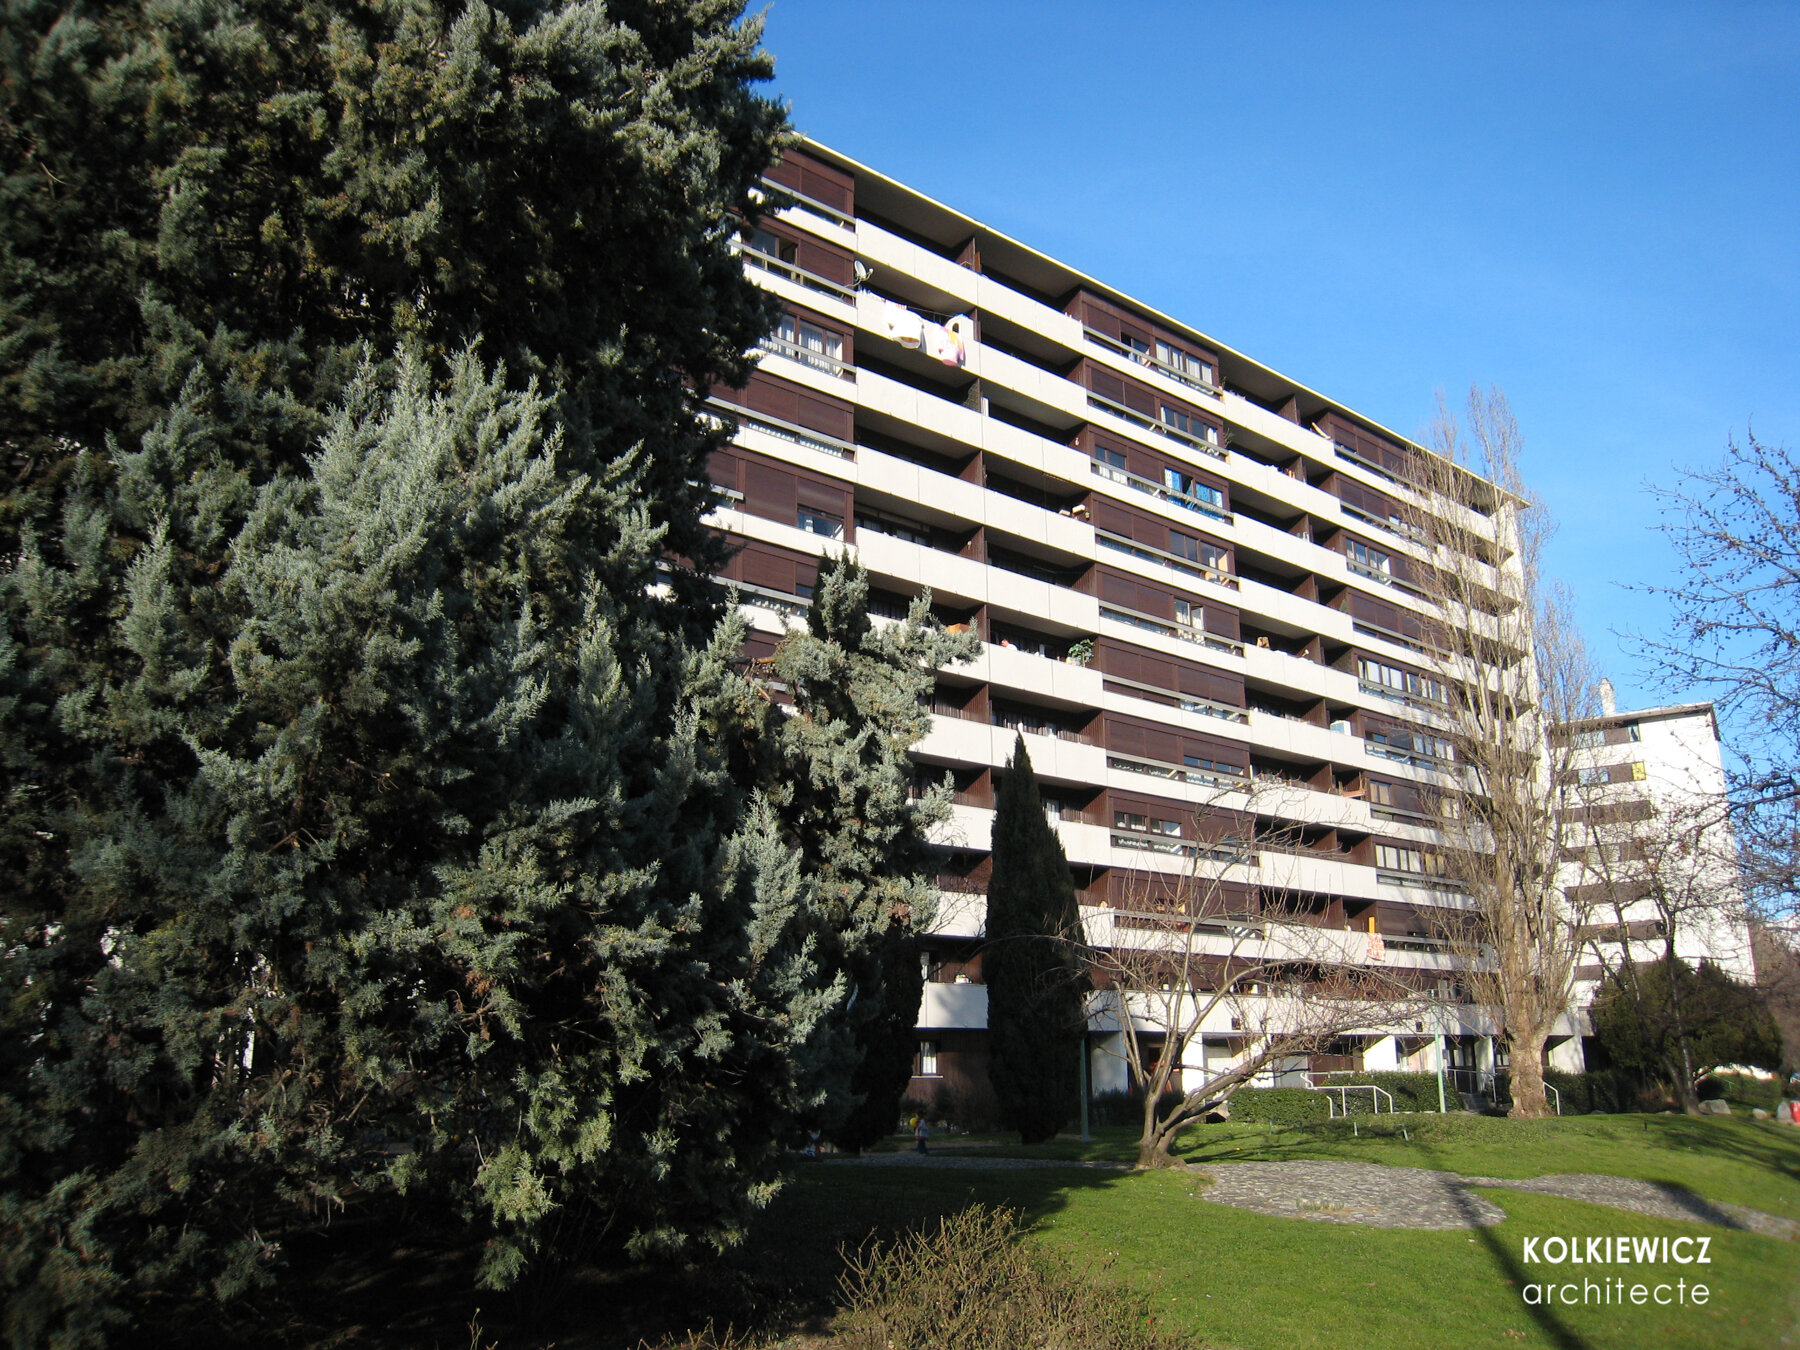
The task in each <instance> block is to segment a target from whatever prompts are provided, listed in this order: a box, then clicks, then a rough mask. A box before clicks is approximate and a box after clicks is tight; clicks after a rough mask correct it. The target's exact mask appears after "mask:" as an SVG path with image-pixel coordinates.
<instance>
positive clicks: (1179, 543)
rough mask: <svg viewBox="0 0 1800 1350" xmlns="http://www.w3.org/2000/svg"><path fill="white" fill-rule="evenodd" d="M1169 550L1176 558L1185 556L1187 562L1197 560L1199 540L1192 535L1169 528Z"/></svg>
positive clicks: (1198, 557)
mask: <svg viewBox="0 0 1800 1350" xmlns="http://www.w3.org/2000/svg"><path fill="white" fill-rule="evenodd" d="M1169 552H1171V553H1173V554H1174V555H1175V556H1176V557H1177V558H1186V559H1187V560H1188V561H1189V562H1199V561H1200V541H1199V540H1198V539H1196V538H1194V537H1193V536H1192V535H1188V534H1183V533H1182V532H1181V531H1180V530H1170V531H1169Z"/></svg>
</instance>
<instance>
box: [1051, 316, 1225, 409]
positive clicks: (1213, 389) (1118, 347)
mask: <svg viewBox="0 0 1800 1350" xmlns="http://www.w3.org/2000/svg"><path fill="white" fill-rule="evenodd" d="M1081 335H1082V336H1083V337H1085V338H1086V339H1087V340H1088V341H1089V342H1091V343H1093V344H1094V345H1095V346H1097V347H1104V348H1106V350H1108V351H1110V352H1113V353H1115V354H1116V355H1119V356H1122V357H1124V358H1125V359H1126V360H1127V361H1130V362H1131V363H1132V364H1133V365H1138V366H1144V367H1146V368H1147V369H1150V370H1154V371H1156V372H1157V373H1158V374H1161V375H1164V376H1166V377H1167V378H1169V379H1171V380H1173V381H1175V383H1176V384H1180V385H1186V386H1187V387H1188V388H1189V389H1197V390H1199V391H1200V392H1201V393H1202V394H1210V395H1211V396H1212V397H1213V398H1224V396H1225V391H1224V390H1223V389H1221V388H1219V386H1218V385H1216V384H1208V383H1206V381H1205V380H1197V379H1195V378H1194V377H1193V376H1192V375H1189V374H1188V373H1187V372H1186V371H1181V370H1177V369H1175V367H1174V366H1171V365H1169V364H1168V363H1167V362H1166V361H1158V360H1157V359H1156V358H1155V357H1154V356H1150V355H1147V354H1146V353H1144V352H1140V351H1138V350H1136V349H1135V348H1133V347H1127V346H1126V345H1125V344H1124V343H1123V342H1115V341H1114V340H1113V339H1112V338H1109V337H1107V336H1106V334H1104V333H1102V332H1100V331H1098V330H1097V329H1093V328H1089V327H1088V326H1087V325H1086V324H1083V325H1082V326H1081Z"/></svg>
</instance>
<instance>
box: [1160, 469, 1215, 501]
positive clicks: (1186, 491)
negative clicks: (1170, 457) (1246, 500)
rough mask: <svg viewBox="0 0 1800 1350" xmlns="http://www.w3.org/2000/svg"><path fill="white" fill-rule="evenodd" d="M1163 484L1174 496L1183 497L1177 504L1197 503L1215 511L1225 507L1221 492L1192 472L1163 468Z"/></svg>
mask: <svg viewBox="0 0 1800 1350" xmlns="http://www.w3.org/2000/svg"><path fill="white" fill-rule="evenodd" d="M1163 486H1164V487H1166V488H1167V489H1168V490H1169V491H1170V492H1172V493H1174V494H1175V495H1176V497H1178V498H1185V500H1183V501H1180V502H1178V503H1177V504H1178V505H1181V506H1192V505H1194V504H1196V503H1199V504H1201V505H1202V506H1207V507H1211V508H1212V509H1213V510H1215V511H1223V510H1224V509H1225V494H1224V493H1223V492H1221V491H1220V490H1219V489H1218V488H1216V487H1214V486H1212V484H1210V483H1203V482H1201V481H1200V480H1199V479H1198V478H1195V477H1194V476H1193V475H1192V474H1187V473H1183V472H1181V470H1179V469H1164V470H1163Z"/></svg>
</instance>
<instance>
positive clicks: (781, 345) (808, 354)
mask: <svg viewBox="0 0 1800 1350" xmlns="http://www.w3.org/2000/svg"><path fill="white" fill-rule="evenodd" d="M785 265H786V264H783V266H785ZM756 345H757V346H759V347H761V348H762V349H763V350H764V351H765V352H771V353H773V354H774V355H776V356H785V357H786V358H787V359H788V360H790V361H798V362H799V363H800V364H801V365H803V366H806V367H807V368H808V369H811V370H816V371H819V372H820V373H821V374H825V375H832V376H835V377H837V378H838V379H840V380H849V381H850V382H851V383H852V384H854V383H855V382H856V367H855V366H853V365H851V364H850V363H849V362H848V361H845V360H842V359H841V358H839V357H836V356H833V355H831V354H830V353H829V352H823V351H820V350H819V349H818V348H817V347H808V346H807V345H806V344H804V343H801V342H790V341H788V340H787V339H786V338H782V337H776V336H775V335H774V334H773V333H771V334H769V335H768V336H766V337H761V338H758V339H757V341H756ZM839 345H842V344H839Z"/></svg>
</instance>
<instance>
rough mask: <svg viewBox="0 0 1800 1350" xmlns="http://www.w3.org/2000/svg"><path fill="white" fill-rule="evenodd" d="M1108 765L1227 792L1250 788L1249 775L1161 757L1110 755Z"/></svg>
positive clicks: (1244, 790) (1127, 771)
mask: <svg viewBox="0 0 1800 1350" xmlns="http://www.w3.org/2000/svg"><path fill="white" fill-rule="evenodd" d="M1106 767H1107V768H1109V769H1119V770H1121V771H1123V772H1125V773H1141V774H1144V775H1146V776H1147V777H1150V778H1166V779H1169V780H1170V781H1171V782H1176V783H1195V784H1199V785H1201V786H1204V787H1215V788H1222V789H1224V790H1225V791H1227V792H1248V791H1249V790H1250V784H1249V782H1248V781H1247V776H1244V777H1240V776H1236V775H1232V774H1223V773H1214V772H1211V771H1209V770H1206V769H1196V768H1192V767H1190V766H1188V765H1186V764H1169V763H1167V762H1165V761H1163V760H1159V759H1136V758H1133V757H1132V756H1129V755H1108V756H1107V757H1106Z"/></svg>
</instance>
